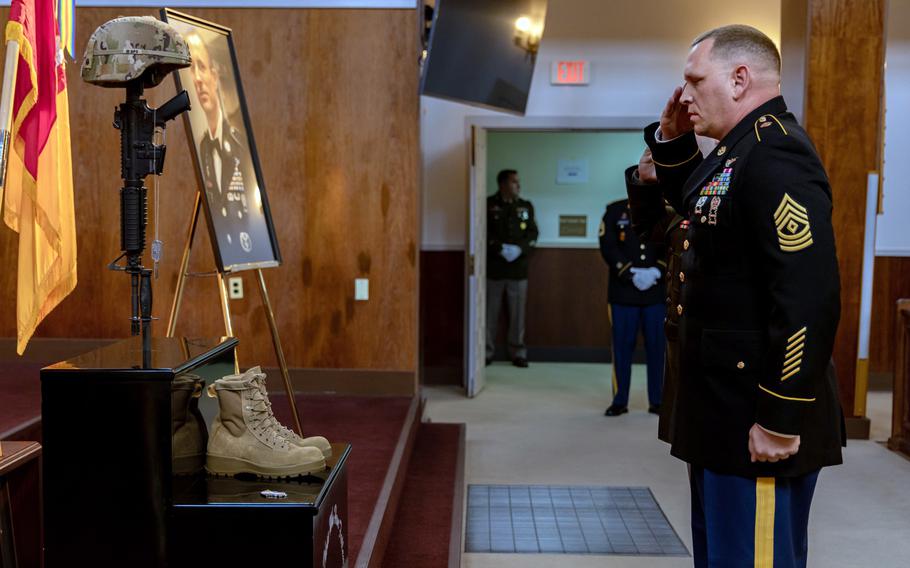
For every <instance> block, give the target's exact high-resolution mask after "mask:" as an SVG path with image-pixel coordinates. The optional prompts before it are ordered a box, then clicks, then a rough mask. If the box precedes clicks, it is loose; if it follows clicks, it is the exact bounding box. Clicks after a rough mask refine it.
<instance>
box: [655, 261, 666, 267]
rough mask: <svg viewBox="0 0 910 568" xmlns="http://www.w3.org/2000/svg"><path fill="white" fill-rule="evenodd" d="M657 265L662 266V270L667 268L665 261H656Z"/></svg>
mask: <svg viewBox="0 0 910 568" xmlns="http://www.w3.org/2000/svg"><path fill="white" fill-rule="evenodd" d="M657 264H659V265H661V266H663V267H664V268H666V267H667V263H666V262H665V261H663V260H658V261H657Z"/></svg>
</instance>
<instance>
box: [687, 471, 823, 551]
mask: <svg viewBox="0 0 910 568" xmlns="http://www.w3.org/2000/svg"><path fill="white" fill-rule="evenodd" d="M817 480H818V471H815V472H812V473H809V474H806V475H803V476H800V477H779V478H776V479H775V480H774V544H773V558H774V564H773V568H805V567H806V559H807V555H808V547H809V538H808V529H809V509H810V507H811V505H812V496H813V494H814V492H815V483H816V481H817ZM689 481H690V486H691V490H692V554H693V556H694V557H695V567H696V568H749V567H753V566H755V565H756V564H755V524H756V515H755V511H756V486H757V483H756V479H755V478H747V477H738V476H735V475H721V474H718V473H714V472H712V471H710V470H707V469H704V468H699V467H695V466H692V468H691V472H690V480H689Z"/></svg>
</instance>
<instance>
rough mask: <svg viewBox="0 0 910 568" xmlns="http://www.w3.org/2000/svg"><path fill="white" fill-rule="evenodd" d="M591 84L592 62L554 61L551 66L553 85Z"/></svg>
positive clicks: (551, 82)
mask: <svg viewBox="0 0 910 568" xmlns="http://www.w3.org/2000/svg"><path fill="white" fill-rule="evenodd" d="M590 82H591V62H590V61H585V60H576V61H554V62H553V63H551V64H550V84H551V85H587V84H588V83H590Z"/></svg>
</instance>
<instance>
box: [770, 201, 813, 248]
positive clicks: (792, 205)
mask: <svg viewBox="0 0 910 568" xmlns="http://www.w3.org/2000/svg"><path fill="white" fill-rule="evenodd" d="M774 225H775V227H776V228H777V240H778V242H779V243H780V249H781V250H782V251H784V252H796V251H799V250H802V249H804V248H807V247H808V246H809V245H811V244H812V228H811V224H810V223H809V212H808V211H807V210H806V208H805V207H803V206H802V205H800V204H799V203H797V202H796V201H795V200H794V199H793V198H792V197H790V195H789V194H787V193H785V194H784V196H783V198H781V200H780V204H779V205H778V206H777V210H776V211H774Z"/></svg>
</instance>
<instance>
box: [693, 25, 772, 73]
mask: <svg viewBox="0 0 910 568" xmlns="http://www.w3.org/2000/svg"><path fill="white" fill-rule="evenodd" d="M709 39H713V40H714V45H712V46H711V56H712V57H720V58H722V59H725V60H730V59H733V58H734V57H736V56H747V57H749V59H751V60H753V61H758V62H760V63H761V64H762V65H763V66H765V67H766V68H767V70H769V71H773V72H774V73H777V74H778V75H780V52H779V51H778V50H777V46H776V45H774V42H773V41H771V38H769V37H768V36H766V35H765V34H764V33H762V32H761V31H760V30H758V29H756V28H753V27H752V26H744V25H739V24H734V25H730V26H721V27H719V28H714V29H713V30H709V31H706V32H705V33H703V34H701V35H700V36H698V37H697V38H695V41H693V42H692V47H695V46H696V45H698V44H700V43H701V42H703V41H705V40H709Z"/></svg>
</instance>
